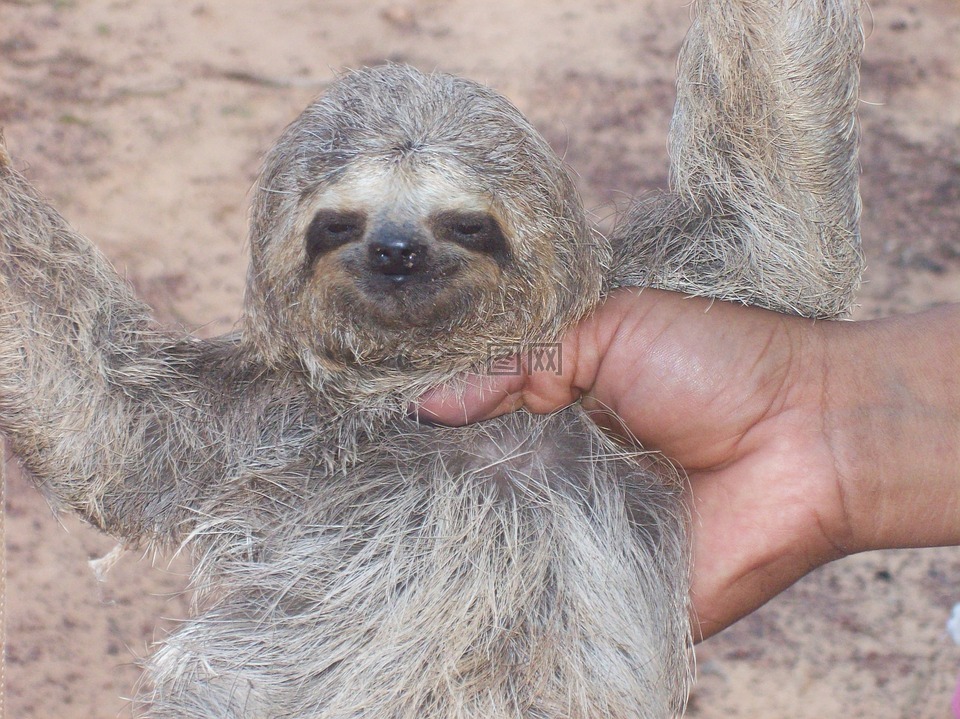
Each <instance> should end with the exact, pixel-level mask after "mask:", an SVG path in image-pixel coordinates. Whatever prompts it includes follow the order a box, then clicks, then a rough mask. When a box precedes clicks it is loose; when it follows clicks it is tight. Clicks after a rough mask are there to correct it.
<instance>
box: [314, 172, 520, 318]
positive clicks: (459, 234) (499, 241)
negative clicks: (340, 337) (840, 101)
mask: <svg viewBox="0 0 960 719" xmlns="http://www.w3.org/2000/svg"><path fill="white" fill-rule="evenodd" d="M307 206H308V207H309V210H308V212H307V213H305V214H306V217H309V224H307V226H306V228H304V229H303V231H302V235H301V236H302V242H303V250H304V258H303V262H304V272H305V275H306V277H305V283H306V286H305V292H306V293H308V294H309V295H311V296H313V297H315V298H317V299H318V300H319V301H320V303H321V304H322V305H323V308H324V311H325V312H327V313H333V314H335V315H336V316H338V317H340V318H344V319H345V321H346V322H347V323H348V324H350V325H355V326H358V327H363V328H365V329H366V330H367V331H368V332H378V331H379V333H380V334H382V335H384V336H386V335H389V334H390V333H391V332H400V333H403V332H411V331H413V332H418V333H430V332H431V330H434V331H450V329H451V328H453V327H456V326H457V324H458V323H460V322H464V321H468V317H469V315H470V314H471V312H472V311H473V310H474V309H475V307H476V304H477V303H479V302H483V301H484V295H496V294H498V288H499V287H500V286H501V281H502V280H503V278H504V277H505V276H508V275H509V274H510V273H511V267H512V265H513V263H514V262H515V258H514V256H513V252H512V249H511V242H510V240H509V239H508V229H507V226H506V221H505V219H503V218H500V217H498V216H497V213H496V210H495V208H494V207H493V206H492V204H491V203H489V202H487V201H485V200H484V199H483V198H482V197H480V196H477V195H470V194H466V193H463V192H462V191H461V190H460V188H458V187H456V186H453V185H451V183H449V182H448V178H445V177H444V176H442V175H438V174H437V173H433V172H423V171H421V172H417V171H415V170H413V169H410V168H382V167H380V168H378V167H376V166H367V165H364V164H363V163H361V166H360V167H353V168H351V170H350V172H349V175H348V176H347V177H345V178H343V179H341V180H339V181H338V182H337V183H336V184H335V185H333V186H332V187H330V188H326V189H325V190H323V191H321V192H320V193H318V195H317V196H316V197H315V198H312V199H311V201H310V202H309V203H307Z"/></svg>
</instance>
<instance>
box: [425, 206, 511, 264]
mask: <svg viewBox="0 0 960 719" xmlns="http://www.w3.org/2000/svg"><path fill="white" fill-rule="evenodd" d="M431 229H432V230H433V233H434V236H435V237H436V238H437V239H438V240H446V241H447V242H454V243H456V244H458V245H460V246H461V247H464V248H466V249H468V250H473V251H475V252H480V253H483V254H486V255H491V256H492V257H493V258H494V259H496V260H497V261H498V262H502V261H505V260H506V259H507V258H508V256H509V249H508V247H507V238H506V237H505V236H504V234H503V230H501V229H500V224H499V223H498V222H497V220H496V218H494V217H493V216H492V215H489V214H487V213H485V212H455V211H451V212H442V213H440V214H438V215H436V216H434V218H433V221H432V222H431Z"/></svg>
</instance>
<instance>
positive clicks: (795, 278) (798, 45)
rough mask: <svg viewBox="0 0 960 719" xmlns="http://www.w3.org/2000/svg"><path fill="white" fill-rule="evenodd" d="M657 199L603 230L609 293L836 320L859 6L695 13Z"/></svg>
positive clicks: (850, 243) (854, 245) (848, 207)
mask: <svg viewBox="0 0 960 719" xmlns="http://www.w3.org/2000/svg"><path fill="white" fill-rule="evenodd" d="M694 6H695V8H694V9H695V17H694V21H693V24H692V26H691V29H690V31H689V33H688V35H687V37H686V39H685V41H684V46H683V49H682V50H681V54H680V61H679V65H678V80H677V101H676V106H675V109H674V116H673V122H672V125H671V131H670V158H671V167H670V191H669V192H667V193H661V194H659V195H654V196H651V197H647V198H644V199H641V200H640V201H639V202H637V203H636V204H635V205H634V206H633V207H632V208H630V210H629V211H628V213H627V215H626V216H625V218H624V219H623V221H622V222H621V223H620V224H619V226H618V228H617V229H616V230H615V231H614V236H613V241H614V244H615V249H616V253H617V258H616V259H617V263H616V264H615V265H614V267H616V268H618V269H617V270H616V272H617V276H616V277H615V278H614V279H615V284H619V285H623V286H647V285H652V286H655V287H661V288H664V289H672V290H677V291H681V292H685V293H687V294H694V295H705V296H711V297H719V298H723V299H731V300H737V301H741V302H746V303H749V304H756V305H760V306H764V307H767V308H769V309H775V310H779V311H784V312H789V313H793V314H801V315H806V316H817V317H832V316H837V315H840V314H843V313H844V312H845V311H846V309H847V307H848V305H849V303H850V301H851V298H852V294H853V292H854V290H855V289H856V286H857V284H858V278H859V273H860V271H861V268H862V258H861V255H860V250H859V230H858V223H859V216H860V200H859V193H858V172H859V168H858V164H857V147H858V143H859V128H858V124H857V120H856V114H855V111H856V105H857V102H858V87H859V58H860V52H861V49H862V42H863V39H862V30H861V26H860V20H859V7H860V0H798V1H797V2H788V3H779V2H768V1H766V0H764V1H758V0H736V1H731V0H700V1H699V2H696V3H695V4H694Z"/></svg>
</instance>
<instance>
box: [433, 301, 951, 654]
mask: <svg viewBox="0 0 960 719" xmlns="http://www.w3.org/2000/svg"><path fill="white" fill-rule="evenodd" d="M954 314H956V313H954ZM890 322H891V321H887V324H886V325H884V324H883V323H834V322H813V321H811V320H806V319H801V318H796V317H787V316H784V315H779V314H776V313H772V312H768V311H764V310H759V309H754V308H747V307H742V306H738V305H732V304H728V303H722V302H713V303H711V302H710V301H708V300H701V299H694V298H684V297H682V296H680V295H677V294H674V293H669V292H662V291H656V290H644V291H642V292H640V291H637V290H624V291H620V292H617V293H615V294H614V295H612V296H611V297H610V298H609V299H608V300H607V301H606V302H605V303H604V304H603V305H602V306H601V307H600V308H599V309H598V310H597V311H596V312H595V313H594V314H593V315H592V316H590V317H588V318H587V319H585V320H584V321H583V322H582V323H581V324H580V325H578V326H577V327H575V328H573V329H572V330H571V331H570V332H569V333H568V334H567V335H566V337H565V338H564V339H563V343H562V352H563V355H562V357H563V373H562V374H561V375H559V376H557V375H554V374H552V373H530V372H524V373H522V374H521V375H519V376H510V377H502V376H496V377H493V376H484V377H470V378H467V389H466V391H465V392H463V393H462V394H458V393H457V392H455V391H453V390H452V388H450V387H444V388H439V389H437V390H434V391H433V392H431V393H429V394H428V395H427V396H425V397H424V398H423V399H422V400H421V402H420V404H419V408H418V409H419V411H420V412H421V414H422V415H424V416H426V417H428V418H430V419H433V420H435V421H439V422H442V423H446V424H463V423H464V422H466V421H475V420H479V419H485V418H490V417H494V416H497V415H499V414H502V413H504V412H507V411H511V410H514V409H518V408H520V407H524V408H526V409H527V410H529V411H531V412H537V413H544V412H550V411H553V410H556V409H558V408H560V407H563V406H565V405H567V404H569V403H571V402H573V401H576V400H578V399H579V400H580V401H581V402H582V404H583V406H584V408H585V409H587V410H588V411H589V412H591V415H592V416H594V417H595V418H596V419H597V420H598V421H599V422H600V423H601V424H606V425H609V424H610V419H609V418H610V416H611V413H613V414H614V415H616V416H617V417H618V418H619V419H620V421H622V423H623V424H624V425H625V426H626V428H627V429H628V430H629V431H630V432H631V433H632V434H633V435H634V436H635V437H636V438H637V439H638V440H639V441H640V442H641V443H642V444H643V446H644V447H647V448H650V449H657V450H659V451H661V452H663V453H664V454H665V455H666V456H668V457H669V458H671V459H672V460H673V461H675V462H677V463H678V464H679V465H680V466H682V467H683V468H684V469H685V470H686V472H687V474H688V476H689V480H690V483H689V502H690V504H691V508H692V512H693V527H692V531H693V580H692V588H691V597H692V603H693V611H694V626H695V627H698V628H699V633H698V634H699V638H705V637H707V636H710V635H711V634H714V633H715V632H717V631H720V630H721V629H723V628H724V627H726V626H727V625H729V624H731V623H732V622H734V621H736V620H737V619H738V618H740V617H742V616H744V615H745V614H748V613H749V612H751V611H753V610H754V609H756V608H757V607H759V606H760V605H761V604H763V603H764V602H766V601H767V600H768V599H770V598H771V597H773V596H774V595H776V594H777V593H779V592H780V591H782V590H783V589H785V588H786V587H787V586H789V585H790V584H792V583H793V582H794V581H796V580H797V579H799V578H800V577H801V576H803V575H804V574H806V573H807V572H809V571H810V570H812V569H813V568H815V567H817V566H820V565H822V564H824V563H826V562H828V561H830V560H832V559H835V558H838V557H840V556H842V555H844V554H847V553H850V552H854V551H860V550H863V549H869V548H877V547H880V546H908V545H909V546H923V545H926V544H937V543H946V542H949V541H953V540H952V538H951V536H950V535H949V531H950V527H949V525H948V524H947V523H946V522H942V523H941V524H940V525H938V527H936V528H935V529H937V528H938V529H939V530H940V531H939V533H937V532H934V531H927V530H929V529H931V528H930V527H926V528H924V531H926V532H927V536H923V532H921V531H920V530H919V529H918V528H913V529H911V528H910V527H904V526H903V525H904V523H903V522H902V521H900V519H901V518H900V517H899V515H898V514H897V512H896V510H895V508H896V506H897V502H898V501H900V500H899V499H896V498H897V497H899V498H900V499H902V498H903V495H904V492H905V490H906V491H909V487H908V484H907V483H906V482H905V481H904V480H905V479H909V474H908V472H906V471H898V469H897V467H896V464H895V463H891V461H890V458H889V457H887V458H886V459H884V457H886V454H889V453H890V452H891V451H893V452H897V451H898V449H897V446H898V442H897V441H895V439H894V438H890V437H886V436H885V434H887V433H889V434H896V435H897V439H904V440H907V438H908V437H909V438H910V440H908V441H921V438H922V437H924V436H929V433H930V428H929V427H927V428H926V429H925V428H924V427H923V426H921V424H922V423H921V424H917V425H916V427H915V428H914V429H915V432H904V431H902V428H898V427H893V426H886V425H884V424H883V417H896V413H891V411H890V408H889V407H888V406H887V405H889V403H890V402H891V401H894V400H891V399H890V397H892V396H893V394H896V392H897V391H900V392H901V394H902V397H900V399H899V400H897V401H900V402H901V404H902V406H901V407H900V408H899V412H900V413H901V416H903V417H907V418H909V417H913V416H919V415H920V414H923V412H922V411H920V412H917V411H914V410H916V409H917V408H918V404H917V402H916V401H911V395H912V396H913V399H915V400H919V399H921V398H920V394H922V393H920V392H911V391H909V388H908V387H907V385H905V384H903V383H900V384H899V385H898V386H894V383H895V380H894V379H893V378H894V377H895V376H898V375H900V374H902V368H899V367H896V366H894V365H897V363H898V362H900V361H901V360H903V357H904V355H903V353H901V352H897V351H894V352H893V353H892V354H883V352H881V353H879V354H878V353H877V352H875V351H874V350H875V349H876V348H877V344H878V343H882V344H883V348H884V349H886V350H891V349H892V350H896V348H897V347H900V348H903V349H906V348H910V349H913V350H917V348H918V347H920V346H921V345H923V344H924V343H923V341H922V338H917V337H911V336H910V332H909V331H906V330H905V327H904V326H903V325H904V323H902V322H901V323H899V324H897V323H896V322H894V323H893V324H894V325H895V326H893V327H891V326H889V325H890ZM954 324H957V323H956V322H954ZM858 325H862V326H863V327H861V326H858ZM867 325H870V327H869V328H867V327H866V326H867ZM914 334H916V333H914ZM878 335H885V337H883V338H880V337H879V336H878ZM920 360H921V361H922V354H921V356H920ZM910 361H916V360H910ZM921 379H922V377H921ZM908 384H909V383H908ZM921 384H923V382H922V381H921ZM891 393H893V394H891ZM882 398H886V399H882ZM878 406H880V407H883V408H884V409H883V412H881V414H880V416H879V417H878V416H877V415H876V414H875V413H874V412H872V411H871V410H872V409H875V408H876V407H878ZM955 406H956V405H955ZM947 407H948V403H945V408H946V409H945V412H946V414H947V415H948V416H947V417H946V419H945V420H944V421H942V422H941V423H940V424H941V425H942V426H941V429H946V428H947V427H949V426H954V425H950V421H952V420H957V422H958V423H960V419H957V417H956V413H955V412H954V413H952V414H951V412H950V410H949V409H948V408H947ZM920 409H922V407H921V408H920ZM951 418H952V419H951ZM941 419H944V418H941ZM865 423H866V424H865ZM908 423H909V422H908ZM958 426H960V424H958ZM869 427H872V428H873V431H872V432H870V431H868V428H869ZM938 431H939V430H938ZM954 444H956V442H954ZM878 463H879V464H878ZM881 465H882V466H881ZM903 469H904V470H906V469H908V468H906V467H905V468H903ZM942 478H943V479H947V476H946V475H943V477H942ZM953 486H954V487H955V484H954V485H953ZM943 488H944V489H947V490H949V489H950V486H949V485H945V486H944V487H943ZM951 496H952V495H951ZM935 501H938V502H939V501H942V498H941V500H935ZM945 533H946V534H945ZM957 541H960V537H958V538H957Z"/></svg>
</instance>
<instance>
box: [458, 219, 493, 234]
mask: <svg viewBox="0 0 960 719" xmlns="http://www.w3.org/2000/svg"><path fill="white" fill-rule="evenodd" d="M485 228H486V223H485V222H481V221H479V220H476V221H470V220H464V221H462V222H457V223H456V224H455V225H454V226H453V231H454V232H455V233H457V234H458V235H465V236H467V237H470V236H472V235H479V234H480V233H481V232H483V231H484V229H485Z"/></svg>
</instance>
